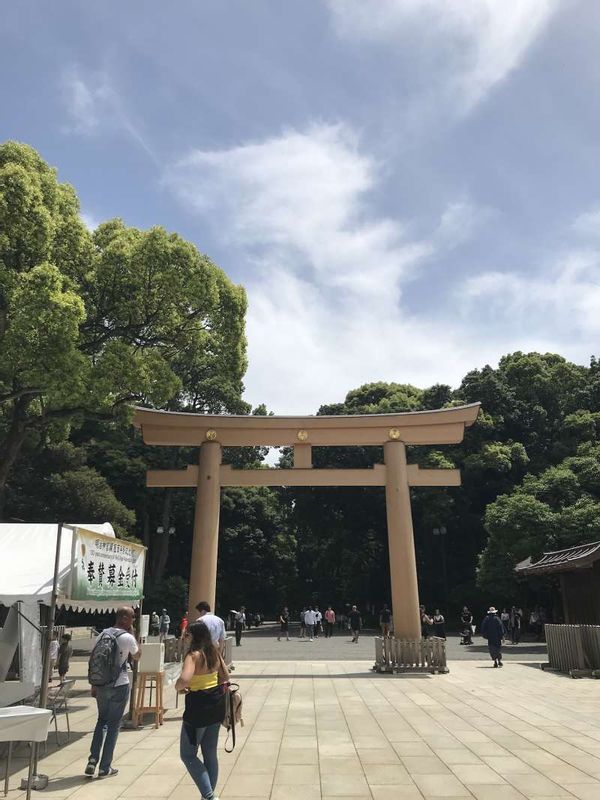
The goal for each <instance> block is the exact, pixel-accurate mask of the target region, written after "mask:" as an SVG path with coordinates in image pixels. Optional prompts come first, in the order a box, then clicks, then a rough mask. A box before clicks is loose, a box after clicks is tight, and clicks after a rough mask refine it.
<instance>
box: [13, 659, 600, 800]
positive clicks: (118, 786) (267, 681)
mask: <svg viewBox="0 0 600 800" xmlns="http://www.w3.org/2000/svg"><path fill="white" fill-rule="evenodd" d="M369 666H370V662H367V661H355V662H353V661H337V662H336V661H325V662H324V661H315V662H307V661H278V662H276V661H247V662H240V663H239V666H238V668H237V670H236V675H235V677H236V680H238V681H239V683H240V685H241V687H242V691H243V694H244V718H245V722H246V726H245V728H244V729H243V730H242V731H241V737H240V741H239V742H238V747H237V748H236V750H235V752H234V753H233V754H232V755H227V754H225V753H224V752H223V747H222V745H223V741H221V742H220V745H219V757H220V765H221V776H220V780H219V787H218V790H219V794H220V796H221V797H222V798H223V800H236V798H239V799H240V800H241V798H244V799H246V798H264V800H267V798H269V800H296V799H297V800H334V798H335V800H343V799H344V798H347V799H348V800H351V799H353V800H361V799H363V800H366V799H367V798H368V799H369V800H387V799H388V798H389V799H390V800H392V799H393V800H417V799H418V800H423V798H425V799H426V800H429V799H431V800H433V799H434V798H477V800H524V798H528V800H537V799H538V798H539V799H540V800H541V799H542V798H579V800H598V798H600V686H599V684H598V683H597V682H596V681H593V680H578V681H577V680H572V679H570V678H567V677H563V676H560V675H556V674H551V673H547V672H542V671H541V670H540V669H539V668H537V667H536V666H534V665H527V664H526V663H507V664H506V666H505V667H504V669H502V670H497V669H493V668H492V667H491V665H488V664H487V663H485V662H482V661H461V662H455V663H452V664H451V672H450V674H449V675H445V676H429V675H424V676H412V677H408V676H388V675H375V674H373V673H372V672H370V671H369ZM74 672H76V674H78V675H79V676H81V678H80V680H78V684H77V686H78V690H79V691H78V693H77V694H76V696H75V698H74V700H73V702H72V708H73V714H72V727H73V729H74V735H73V737H72V740H71V743H70V744H69V745H65V746H64V747H62V748H61V749H60V750H58V751H56V752H54V748H53V747H50V748H49V751H48V753H49V754H48V757H47V758H45V759H43V760H42V762H41V767H40V769H41V771H43V772H45V773H47V774H48V775H50V778H51V780H50V784H49V786H48V788H47V789H46V790H45V792H44V794H45V795H47V796H48V797H50V798H54V799H55V800H62V798H67V797H68V798H72V800H116V798H120V797H123V798H154V799H155V800H198V798H199V795H198V794H197V792H196V790H195V787H194V786H193V784H192V783H191V781H190V779H189V777H188V776H187V775H186V773H185V770H184V768H183V766H182V764H181V763H180V761H179V758H178V736H179V729H180V714H181V708H180V709H179V710H176V709H174V707H173V706H174V694H173V692H172V690H168V691H167V693H166V703H167V706H168V707H169V711H168V712H167V716H166V720H165V723H164V725H163V726H162V728H160V729H159V730H155V729H153V728H151V727H147V728H144V729H143V730H138V731H123V732H122V733H121V735H120V738H119V741H118V744H117V754H116V760H115V766H117V767H118V768H119V770H120V772H119V775H118V776H116V777H115V778H109V779H104V780H99V779H94V780H92V781H90V780H89V779H85V778H84V777H83V776H82V775H81V772H82V769H83V767H84V766H85V760H86V756H87V752H88V748H89V744H90V738H91V733H90V732H91V730H92V728H93V724H94V720H95V711H94V707H93V704H92V701H91V699H90V698H89V696H88V693H87V691H86V684H85V681H84V680H83V674H84V665H83V664H79V663H78V664H75V665H74ZM61 727H64V721H62V720H61ZM53 739H54V736H53V735H52V736H51V741H53ZM21 752H22V753H23V755H24V748H22V749H21ZM24 766H25V761H24V759H23V760H21V761H20V763H17V764H16V767H18V768H20V769H21V772H22V771H23V769H24ZM18 777H20V776H19V775H16V776H14V777H13V778H12V786H13V788H12V789H11V791H10V793H9V798H10V800H21V798H22V797H23V796H24V795H23V793H22V792H20V791H19V790H18V789H17V788H16V784H17V778H18ZM34 797H35V795H34Z"/></svg>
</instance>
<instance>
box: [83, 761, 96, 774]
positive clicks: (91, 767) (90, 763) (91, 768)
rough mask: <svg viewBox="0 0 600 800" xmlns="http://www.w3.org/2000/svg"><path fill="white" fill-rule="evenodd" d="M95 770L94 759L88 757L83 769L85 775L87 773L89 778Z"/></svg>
mask: <svg viewBox="0 0 600 800" xmlns="http://www.w3.org/2000/svg"><path fill="white" fill-rule="evenodd" d="M95 771H96V760H95V759H94V758H90V759H88V763H87V766H86V768H85V770H84V772H85V774H86V775H89V776H90V778H91V777H92V776H93V774H94V772H95Z"/></svg>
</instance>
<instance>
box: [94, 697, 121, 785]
mask: <svg viewBox="0 0 600 800" xmlns="http://www.w3.org/2000/svg"><path fill="white" fill-rule="evenodd" d="M128 698H129V684H128V683H126V684H124V685H123V686H99V687H98V689H97V694H96V703H97V705H98V721H97V722H96V727H95V729H94V736H93V737H92V746H91V748H90V759H93V760H94V761H95V762H96V764H97V763H98V760H99V759H100V750H102V759H101V760H100V765H99V769H100V771H101V772H105V771H106V772H107V771H108V770H109V769H110V765H111V763H112V758H113V753H114V751H115V745H116V743H117V736H118V735H119V728H120V727H121V720H122V719H123V714H124V713H125V706H126V705H127V700H128ZM104 734H106V738H104ZM103 740H104V747H102V741H103Z"/></svg>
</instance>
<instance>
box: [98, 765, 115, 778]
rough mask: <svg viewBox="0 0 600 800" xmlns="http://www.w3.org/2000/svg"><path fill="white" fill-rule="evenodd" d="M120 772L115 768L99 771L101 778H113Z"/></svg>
mask: <svg viewBox="0 0 600 800" xmlns="http://www.w3.org/2000/svg"><path fill="white" fill-rule="evenodd" d="M118 774H119V770H118V769H115V768H114V767H109V768H108V769H101V770H99V771H98V777H99V778H112V776H113V775H118Z"/></svg>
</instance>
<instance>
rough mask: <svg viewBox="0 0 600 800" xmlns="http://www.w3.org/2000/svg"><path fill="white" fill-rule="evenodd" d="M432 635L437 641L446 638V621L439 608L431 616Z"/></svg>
mask: <svg viewBox="0 0 600 800" xmlns="http://www.w3.org/2000/svg"><path fill="white" fill-rule="evenodd" d="M433 635H434V636H437V637H438V638H439V639H445V638H446V620H445V619H444V615H443V614H442V612H441V611H440V610H439V608H436V610H435V614H434V615H433Z"/></svg>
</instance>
